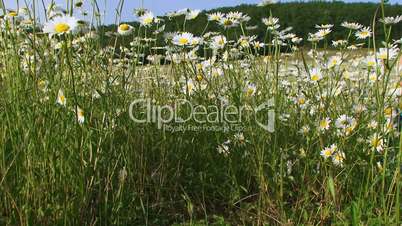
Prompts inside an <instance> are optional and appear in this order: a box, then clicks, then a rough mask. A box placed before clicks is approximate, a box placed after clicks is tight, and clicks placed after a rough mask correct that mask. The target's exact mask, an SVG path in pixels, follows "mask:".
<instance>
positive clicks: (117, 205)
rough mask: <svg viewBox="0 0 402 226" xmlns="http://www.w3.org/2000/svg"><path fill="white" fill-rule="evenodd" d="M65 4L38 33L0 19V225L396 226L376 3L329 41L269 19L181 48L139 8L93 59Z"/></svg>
mask: <svg viewBox="0 0 402 226" xmlns="http://www.w3.org/2000/svg"><path fill="white" fill-rule="evenodd" d="M0 2H1V1H0ZM94 2H96V1H94ZM264 2H265V3H264ZM67 3H68V5H69V6H70V7H68V9H64V10H62V9H60V8H58V7H49V8H48V11H47V19H48V21H47V22H45V23H43V24H38V23H37V20H36V17H39V16H38V15H36V12H34V11H33V10H31V9H26V8H21V9H19V10H14V11H13V10H9V9H6V8H5V7H3V12H4V16H3V17H1V19H0V24H1V26H0V29H1V30H0V56H1V57H0V225H401V223H402V217H401V210H402V205H401V200H400V199H401V185H402V180H401V166H402V165H401V158H402V151H401V150H402V143H401V142H400V140H401V139H402V136H401V134H400V129H401V128H400V127H401V123H400V117H401V116H400V109H401V107H402V102H401V99H400V97H401V95H402V82H401V80H400V79H401V76H402V65H399V61H400V58H401V51H400V48H401V44H402V40H392V39H391V38H390V37H391V34H392V27H393V26H401V21H402V16H401V17H387V15H386V12H384V10H382V9H383V3H382V4H379V10H378V14H376V15H373V18H374V19H373V26H370V27H363V26H362V25H360V24H357V23H352V22H351V21H349V22H345V23H343V24H342V27H343V28H342V29H344V31H345V37H344V39H342V40H328V39H327V38H326V37H327V35H328V34H329V33H331V32H332V29H333V27H332V25H330V24H327V25H317V27H316V28H317V29H316V30H315V31H311V32H312V33H311V34H310V36H309V37H303V38H299V37H297V35H296V34H293V33H291V30H290V29H286V28H282V27H280V26H279V24H280V23H281V22H280V21H278V20H277V19H276V18H275V12H269V6H263V7H267V18H265V19H263V22H264V24H265V25H266V27H267V32H266V35H265V37H252V36H248V35H247V30H246V29H243V28H244V27H246V25H247V26H249V24H248V17H247V15H245V14H243V13H239V12H233V13H229V14H213V15H210V16H209V21H205V23H206V24H207V23H217V24H219V25H220V26H221V27H222V31H223V32H216V33H211V32H209V33H204V34H190V33H187V32H186V31H185V30H179V31H176V32H175V33H171V32H165V31H163V23H164V22H163V21H161V20H159V19H158V17H156V16H154V15H153V14H152V13H151V12H149V11H145V10H140V11H138V12H137V14H138V15H137V16H138V21H139V22H140V23H141V26H140V28H139V30H138V29H135V28H134V27H131V26H130V25H129V24H124V23H122V24H120V23H119V24H118V25H119V26H118V30H116V32H115V33H114V34H113V38H112V41H111V42H110V43H109V44H108V45H107V46H104V45H102V44H101V41H100V36H101V34H100V32H101V31H100V30H97V29H96V27H93V26H91V24H96V23H95V22H94V21H92V22H85V23H84V22H82V21H79V20H78V19H76V18H79V12H80V11H79V8H80V7H82V5H81V4H79V3H81V2H80V1H67ZM263 3H264V4H267V3H268V1H263ZM33 4H41V2H40V1H35V0H34V1H33ZM0 6H1V3H0ZM34 8H35V7H34ZM120 10H121V9H120ZM198 13H199V12H198V11H194V10H185V11H178V12H175V14H173V15H172V18H173V19H174V18H176V17H183V16H184V17H185V18H186V19H185V20H184V21H185V22H184V23H186V24H187V26H191V20H192V19H194V18H195V17H197V16H198ZM300 13H303V12H300ZM95 14H96V12H95V13H94V15H95ZM94 18H96V17H95V16H94ZM94 20H95V19H94ZM374 24H382V26H383V27H384V30H385V31H386V32H385V33H386V36H385V37H379V36H378V35H376V32H375V30H373V29H372V28H373V27H374ZM179 27H183V28H185V27H186V25H184V26H181V25H180V26H179ZM239 28H240V31H241V33H239V34H238V36H237V39H235V40H229V38H227V37H229V34H231V32H233V31H234V30H235V29H239ZM161 37H163V38H164V39H165V44H166V45H165V46H155V43H156V41H155V39H157V38H161ZM123 39H125V40H127V39H128V40H132V42H131V45H130V46H126V47H120V46H119V42H120V41H121V40H123ZM379 40H380V41H379Z"/></svg>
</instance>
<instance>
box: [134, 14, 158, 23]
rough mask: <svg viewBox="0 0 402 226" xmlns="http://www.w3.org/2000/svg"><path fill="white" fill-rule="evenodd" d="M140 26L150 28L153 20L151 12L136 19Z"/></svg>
mask: <svg viewBox="0 0 402 226" xmlns="http://www.w3.org/2000/svg"><path fill="white" fill-rule="evenodd" d="M138 20H139V22H140V23H141V25H142V26H151V25H152V23H153V22H154V20H155V16H154V14H153V13H152V12H145V13H144V14H143V15H142V16H140V17H138Z"/></svg>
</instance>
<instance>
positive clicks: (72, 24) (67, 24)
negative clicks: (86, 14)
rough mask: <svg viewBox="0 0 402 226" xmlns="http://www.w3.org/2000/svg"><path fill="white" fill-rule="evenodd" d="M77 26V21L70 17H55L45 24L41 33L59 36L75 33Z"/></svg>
mask: <svg viewBox="0 0 402 226" xmlns="http://www.w3.org/2000/svg"><path fill="white" fill-rule="evenodd" d="M77 26H78V20H77V19H76V18H74V17H70V16H62V17H55V18H54V19H53V20H51V21H49V22H47V23H45V25H44V27H43V32H44V33H48V34H50V35H61V34H66V33H72V32H75V31H76V29H77Z"/></svg>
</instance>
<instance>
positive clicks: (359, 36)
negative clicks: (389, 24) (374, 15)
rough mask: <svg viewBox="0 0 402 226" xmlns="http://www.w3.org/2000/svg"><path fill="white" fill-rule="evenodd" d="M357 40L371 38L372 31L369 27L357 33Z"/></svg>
mask: <svg viewBox="0 0 402 226" xmlns="http://www.w3.org/2000/svg"><path fill="white" fill-rule="evenodd" d="M355 35H356V37H357V39H366V38H369V37H371V29H370V28H369V27H364V28H362V29H361V30H359V31H357V32H356V34H355Z"/></svg>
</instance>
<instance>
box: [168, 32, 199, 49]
mask: <svg viewBox="0 0 402 226" xmlns="http://www.w3.org/2000/svg"><path fill="white" fill-rule="evenodd" d="M193 38H194V35H193V34H191V33H189V32H184V33H181V34H176V35H175V36H174V37H173V40H172V43H173V44H174V45H177V46H188V45H191V44H192V42H193Z"/></svg>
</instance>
